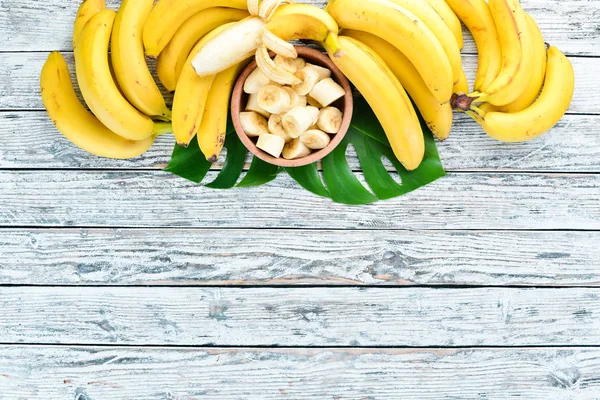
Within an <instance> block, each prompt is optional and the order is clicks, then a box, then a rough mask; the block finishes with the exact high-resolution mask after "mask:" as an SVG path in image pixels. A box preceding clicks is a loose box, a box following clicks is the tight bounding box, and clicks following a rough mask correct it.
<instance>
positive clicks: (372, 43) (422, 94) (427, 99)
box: [341, 29, 466, 140]
mask: <svg viewBox="0 0 600 400" xmlns="http://www.w3.org/2000/svg"><path fill="white" fill-rule="evenodd" d="M341 35H342V36H347V37H351V38H354V39H356V40H358V41H360V42H361V43H364V44H365V45H367V46H369V47H370V48H371V49H372V50H373V51H375V52H376V53H377V54H378V55H379V56H380V57H381V58H382V59H383V61H384V62H385V63H386V64H387V66H388V67H389V68H390V70H391V71H392V72H393V73H394V74H395V75H396V77H397V78H398V80H399V81H400V84H401V85H402V86H404V88H405V89H406V91H407V92H408V94H409V95H410V97H411V98H412V99H413V101H414V102H415V104H416V106H417V108H418V109H419V111H420V112H421V116H422V117H423V120H425V123H426V124H427V126H428V127H429V129H431V132H433V134H434V135H435V136H436V137H437V138H438V139H439V140H444V139H446V138H448V136H449V135H450V129H451V128H452V107H451V106H450V103H444V104H441V103H440V102H439V101H437V100H436V98H435V97H434V96H433V94H431V92H430V91H429V89H427V85H426V84H425V82H424V81H423V78H421V75H419V71H417V69H416V68H415V66H414V65H412V63H411V62H410V61H409V59H408V58H406V56H405V55H404V54H402V53H401V52H400V51H399V50H398V49H396V48H395V47H394V46H392V45H391V44H389V43H388V42H386V41H385V40H383V39H381V38H380V37H377V36H375V35H372V34H370V33H367V32H361V31H354V30H351V29H344V30H343V31H342V32H341ZM465 93H466V91H465Z"/></svg>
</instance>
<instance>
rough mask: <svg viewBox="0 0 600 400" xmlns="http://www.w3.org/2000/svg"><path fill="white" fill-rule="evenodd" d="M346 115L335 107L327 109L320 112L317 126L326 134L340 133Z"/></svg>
mask: <svg viewBox="0 0 600 400" xmlns="http://www.w3.org/2000/svg"><path fill="white" fill-rule="evenodd" d="M343 117H344V115H343V114H342V112H341V111H340V110H339V109H337V108H335V107H325V108H323V109H321V111H319V119H318V120H317V126H318V127H319V129H320V130H322V131H323V132H326V133H331V134H334V133H338V132H339V131H340V128H341V127H342V119H343Z"/></svg>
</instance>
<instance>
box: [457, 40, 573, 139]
mask: <svg viewBox="0 0 600 400" xmlns="http://www.w3.org/2000/svg"><path fill="white" fill-rule="evenodd" d="M574 86H575V76H574V73H573V66H572V65H571V63H570V62H569V60H568V59H567V57H565V55H564V54H562V53H561V52H560V50H558V49H557V48H556V47H550V48H549V49H548V61H547V67H546V79H545V81H544V88H543V89H542V93H541V94H540V96H539V98H538V99H537V100H536V101H535V102H534V103H533V104H532V105H531V106H529V107H528V108H526V109H524V110H522V111H518V112H515V113H503V112H497V111H489V112H486V111H484V110H481V109H479V108H477V107H475V106H473V107H472V109H473V110H472V111H468V112H467V113H468V114H469V115H470V116H471V117H473V119H475V120H476V121H477V122H478V123H479V124H481V126H482V127H483V129H484V131H485V132H486V133H487V134H488V135H489V136H491V137H492V138H494V139H496V140H500V141H503V142H524V141H527V140H531V139H534V138H536V137H538V136H540V135H541V134H543V133H545V132H547V131H549V130H550V129H552V127H554V125H556V124H557V123H558V121H559V120H560V119H561V118H562V116H563V115H564V114H565V113H566V112H567V109H568V108H569V104H570V102H571V99H572V97H573V89H574Z"/></svg>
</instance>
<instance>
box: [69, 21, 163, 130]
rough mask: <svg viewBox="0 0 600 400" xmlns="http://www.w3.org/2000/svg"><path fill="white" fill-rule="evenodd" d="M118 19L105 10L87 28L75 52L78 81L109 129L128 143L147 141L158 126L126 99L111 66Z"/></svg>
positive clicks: (89, 102)
mask: <svg viewBox="0 0 600 400" xmlns="http://www.w3.org/2000/svg"><path fill="white" fill-rule="evenodd" d="M115 17H116V13H115V12H114V11H113V10H108V9H106V10H102V11H100V12H99V13H97V14H96V15H94V16H93V17H92V18H91V19H90V20H89V21H88V23H87V24H86V25H85V27H84V28H83V31H82V32H81V36H80V37H79V43H78V45H77V47H76V48H75V66H76V70H77V81H78V83H79V88H80V90H81V94H82V95H83V98H84V99H85V102H86V103H87V105H88V107H89V108H90V110H91V111H92V112H93V113H94V115H95V116H96V117H97V118H98V119H99V120H100V121H101V122H102V123H103V124H104V125H106V127H107V128H108V129H110V130H111V131H113V132H115V133H116V134H118V135H120V136H122V137H124V138H126V139H130V140H144V139H146V138H148V137H150V136H152V135H154V134H155V133H156V132H155V130H154V129H155V125H154V122H153V121H152V120H151V119H150V118H149V117H147V116H145V115H144V114H142V113H140V112H139V111H138V110H137V109H136V108H135V107H133V106H132V105H131V104H130V103H129V102H128V101H127V99H125V97H123V95H122V94H121V92H120V91H119V89H118V88H117V85H116V83H115V81H114V79H113V77H112V74H111V69H110V65H109V62H108V43H109V40H110V34H111V31H112V27H113V24H114V21H115Z"/></svg>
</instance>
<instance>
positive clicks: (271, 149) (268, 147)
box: [256, 133, 285, 158]
mask: <svg viewBox="0 0 600 400" xmlns="http://www.w3.org/2000/svg"><path fill="white" fill-rule="evenodd" d="M284 146H285V140H284V139H283V138H280V137H279V136H275V135H271V134H268V133H263V134H262V135H260V136H259V137H258V141H257V142H256V147H258V148H259V149H261V150H262V151H264V152H265V153H268V154H270V155H272V156H273V157H276V158H279V156H281V152H282V151H283V147H284Z"/></svg>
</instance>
